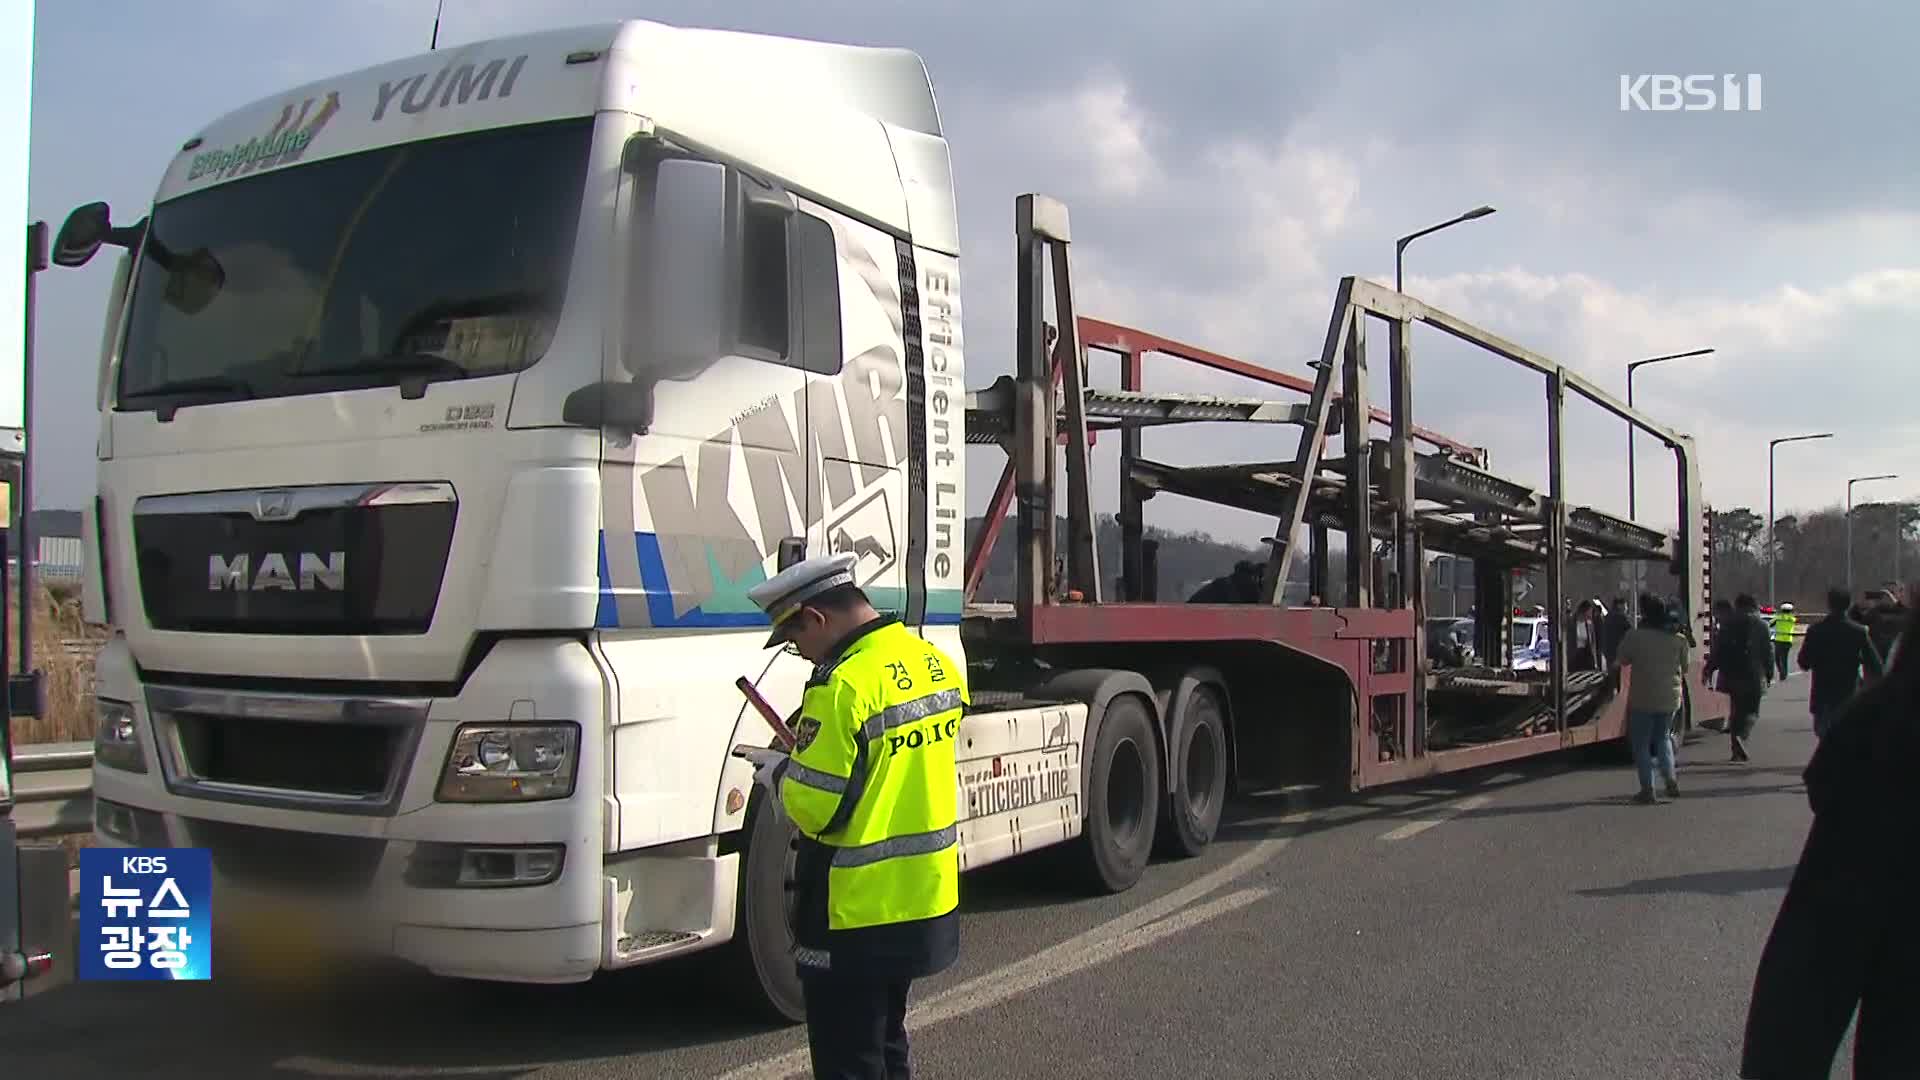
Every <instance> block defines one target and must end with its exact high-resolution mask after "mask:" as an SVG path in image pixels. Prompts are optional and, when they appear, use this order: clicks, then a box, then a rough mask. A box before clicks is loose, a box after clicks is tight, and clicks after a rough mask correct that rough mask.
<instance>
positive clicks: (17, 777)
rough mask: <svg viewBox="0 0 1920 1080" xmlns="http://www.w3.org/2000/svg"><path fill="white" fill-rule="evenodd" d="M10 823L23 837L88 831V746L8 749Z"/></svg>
mask: <svg viewBox="0 0 1920 1080" xmlns="http://www.w3.org/2000/svg"><path fill="white" fill-rule="evenodd" d="M13 770H14V775H13V803H14V805H13V823H14V826H15V828H17V829H18V830H19V833H20V836H21V838H22V839H35V838H44V837H52V836H66V835H68V834H71V833H83V832H90V831H92V829H93V744H92V743H87V742H66V743H29V744H27V745H25V746H16V747H14V748H13Z"/></svg>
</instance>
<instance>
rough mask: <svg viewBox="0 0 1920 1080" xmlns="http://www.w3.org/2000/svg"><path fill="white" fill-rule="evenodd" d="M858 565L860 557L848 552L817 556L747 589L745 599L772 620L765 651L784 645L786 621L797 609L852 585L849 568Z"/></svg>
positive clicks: (851, 572)
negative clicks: (827, 593) (771, 629)
mask: <svg viewBox="0 0 1920 1080" xmlns="http://www.w3.org/2000/svg"><path fill="white" fill-rule="evenodd" d="M859 561H860V557H859V556H858V555H855V554H854V553H853V552H851V551H848V552H842V553H841V554H838V555H821V556H817V557H815V558H812V559H807V560H805V561H803V562H798V563H795V564H794V565H792V566H789V567H787V568H786V569H785V570H782V571H780V572H779V573H777V574H775V575H773V576H772V577H770V578H768V579H767V580H765V581H763V582H761V583H760V584H758V585H755V586H754V587H753V588H751V589H748V590H747V599H749V600H751V601H753V604H754V606H755V607H757V608H759V609H760V610H761V611H764V612H766V613H767V618H769V619H772V620H773V633H771V634H769V635H768V636H767V644H766V647H767V648H769V649H771V648H773V647H774V646H775V645H784V644H786V640H787V623H788V620H790V619H792V618H793V616H794V614H795V613H796V612H798V611H799V610H800V607H801V605H803V604H805V603H806V602H807V601H809V600H811V599H813V598H814V597H816V596H819V595H820V594H822V593H824V592H827V591H829V590H832V589H837V588H839V587H841V586H842V585H851V584H853V567H854V564H855V563H857V562H859Z"/></svg>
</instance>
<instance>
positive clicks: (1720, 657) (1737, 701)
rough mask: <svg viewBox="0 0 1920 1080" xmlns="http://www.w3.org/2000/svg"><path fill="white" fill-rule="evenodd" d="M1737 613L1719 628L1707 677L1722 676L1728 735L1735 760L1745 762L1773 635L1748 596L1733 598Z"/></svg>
mask: <svg viewBox="0 0 1920 1080" xmlns="http://www.w3.org/2000/svg"><path fill="white" fill-rule="evenodd" d="M1733 606H1734V613H1733V617H1732V618H1731V619H1727V620H1726V621H1725V622H1723V623H1722V624H1721V625H1720V628H1719V630H1718V631H1716V632H1715V634H1714V636H1713V647H1712V648H1711V649H1710V650H1709V651H1708V653H1707V664H1706V669H1705V674H1706V675H1707V676H1708V677H1709V678H1711V677H1712V676H1713V674H1714V673H1715V672H1719V673H1720V685H1721V688H1722V689H1724V690H1726V692H1727V697H1728V699H1729V700H1728V704H1729V705H1730V706H1731V711H1732V714H1733V715H1732V716H1731V717H1729V718H1728V722H1727V731H1728V734H1729V737H1730V739H1731V740H1732V742H1733V760H1734V761H1746V760H1748V755H1747V739H1748V737H1750V736H1751V735H1752V734H1753V724H1754V721H1755V720H1756V719H1758V718H1759V715H1760V698H1761V696H1762V695H1763V694H1764V693H1765V692H1766V690H1765V687H1766V672H1767V671H1769V670H1771V665H1772V664H1773V643H1772V642H1771V641H1769V640H1768V639H1769V638H1771V637H1772V636H1773V635H1772V633H1771V632H1770V631H1769V630H1768V629H1767V624H1766V623H1765V622H1764V621H1762V620H1761V618H1760V611H1759V607H1760V605H1759V604H1758V602H1756V601H1755V600H1754V598H1753V597H1752V596H1750V595H1748V594H1747V593H1741V594H1740V595H1739V596H1738V597H1735V598H1734V602H1733Z"/></svg>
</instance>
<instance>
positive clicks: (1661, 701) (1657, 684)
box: [1613, 593, 1687, 805]
mask: <svg viewBox="0 0 1920 1080" xmlns="http://www.w3.org/2000/svg"><path fill="white" fill-rule="evenodd" d="M1623 668H1624V669H1625V670H1626V671H1627V683H1628V686H1627V740H1628V742H1630V743H1631V744H1632V746H1633V767H1634V771H1635V772H1636V773H1637V774H1638V775H1639V778H1640V793H1639V794H1638V795H1636V796H1634V801H1635V802H1638V803H1644V804H1647V805H1652V804H1653V803H1655V802H1657V801H1658V800H1657V799H1656V798H1654V794H1653V773H1654V766H1655V764H1656V763H1657V764H1658V766H1659V771H1660V778H1661V780H1663V781H1664V782H1665V785H1666V791H1667V798H1669V799H1673V798H1678V797H1679V795H1680V779H1679V777H1678V776H1677V775H1675V773H1674V768H1673V739H1672V732H1673V718H1674V714H1676V713H1678V712H1679V711H1680V703H1681V700H1682V695H1683V694H1684V693H1685V692H1686V683H1687V639H1686V638H1684V637H1682V636H1680V635H1679V634H1677V633H1674V631H1673V628H1672V624H1671V623H1670V622H1669V621H1668V619H1667V610H1666V604H1665V603H1663V602H1662V601H1661V600H1660V598H1659V597H1657V596H1654V595H1652V594H1651V593H1649V594H1646V595H1643V596H1641V597H1640V625H1639V626H1636V627H1634V628H1633V629H1631V630H1629V631H1627V635H1626V637H1624V638H1622V639H1620V652H1619V655H1618V656H1617V657H1615V659H1614V663H1613V671H1614V672H1616V673H1617V672H1618V671H1620V670H1621V669H1623Z"/></svg>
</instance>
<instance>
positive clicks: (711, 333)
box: [626, 158, 731, 379]
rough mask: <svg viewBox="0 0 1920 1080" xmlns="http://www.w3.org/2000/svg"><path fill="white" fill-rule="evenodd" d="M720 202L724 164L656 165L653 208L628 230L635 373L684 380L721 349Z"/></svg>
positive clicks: (723, 245) (630, 354)
mask: <svg viewBox="0 0 1920 1080" xmlns="http://www.w3.org/2000/svg"><path fill="white" fill-rule="evenodd" d="M727 201H728V199H727V170H726V168H725V167H724V166H721V165H717V164H714V163H711V162H705V161H689V160H684V159H679V158H669V159H667V160H665V161H662V162H660V163H659V166H658V168H657V170H656V171H655V174H654V191H653V208H652V212H651V214H650V215H649V217H648V219H647V221H646V223H645V227H643V228H640V229H636V230H635V231H634V236H635V237H636V238H637V239H638V242H639V244H640V245H641V246H640V249H639V250H637V251H635V252H634V259H633V263H632V265H633V269H634V272H635V276H636V279H637V280H636V281H635V282H634V287H635V290H636V291H635V293H634V298H635V300H636V301H637V302H636V303H634V304H631V305H630V306H629V310H630V311H631V312H632V313H633V316H634V317H633V318H632V319H631V320H630V322H629V324H628V345H627V361H626V366H627V369H628V370H629V371H630V372H632V373H633V375H634V376H635V377H636V378H641V379H684V378H687V377H689V376H692V375H694V374H695V373H697V372H699V371H702V370H704V369H705V368H706V367H707V366H708V365H710V364H712V363H713V362H714V361H715V360H717V359H719V358H720V357H721V355H723V354H724V353H725V352H726V351H727V334H726V325H727V314H728V312H729V310H730V309H731V304H730V302H729V300H730V297H729V288H728V284H729V283H728V275H727V265H728V259H727V254H728V251H729V250H730V248H729V244H728V236H727Z"/></svg>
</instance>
